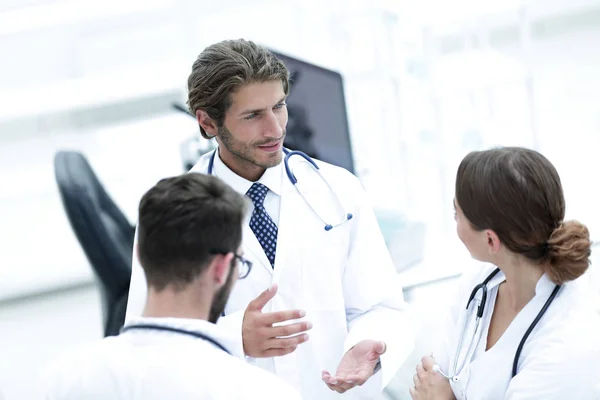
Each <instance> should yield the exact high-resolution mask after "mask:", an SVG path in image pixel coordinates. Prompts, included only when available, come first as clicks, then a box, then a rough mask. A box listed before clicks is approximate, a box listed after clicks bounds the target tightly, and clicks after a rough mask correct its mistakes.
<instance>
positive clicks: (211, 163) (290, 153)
mask: <svg viewBox="0 0 600 400" xmlns="http://www.w3.org/2000/svg"><path fill="white" fill-rule="evenodd" d="M217 151H218V150H214V151H213V153H212V155H211V156H210V159H209V161H208V169H207V173H208V175H212V174H213V170H214V164H215V156H216V155H217ZM283 152H284V154H285V157H284V159H283V165H284V167H285V173H286V175H287V177H288V179H289V180H290V182H291V183H292V185H294V188H296V191H297V192H298V194H299V195H300V197H302V200H304V202H305V203H306V204H307V205H308V207H309V208H310V209H311V210H312V212H313V213H314V214H315V215H316V216H317V218H319V219H320V220H321V222H322V223H323V224H324V225H325V230H326V231H330V230H332V229H333V228H337V227H338V226H340V225H342V224H343V223H345V222H346V221H350V220H351V219H352V217H353V215H352V214H351V213H347V212H346V211H345V210H344V206H343V205H342V202H341V201H340V199H339V197H338V196H337V195H336V193H335V191H334V190H333V188H332V187H331V185H330V184H329V182H327V179H325V178H324V177H323V175H322V174H321V170H320V168H319V166H318V165H317V163H316V162H315V161H314V160H313V159H312V158H310V157H309V156H308V155H307V154H306V153H304V152H302V151H297V150H294V151H290V150H288V149H286V148H284V149H283ZM294 155H297V156H300V157H302V158H303V159H304V160H305V161H307V162H308V163H309V164H310V165H312V166H313V168H314V170H315V172H316V173H317V175H319V177H320V178H321V180H322V181H323V182H325V184H326V185H327V187H328V188H329V191H330V192H331V193H332V194H333V197H334V199H335V201H336V203H337V204H336V205H337V207H338V208H339V209H340V210H342V211H343V214H344V219H342V220H341V221H339V222H337V223H333V224H332V223H327V222H325V219H324V218H321V216H320V215H319V213H318V212H317V211H316V210H315V209H314V208H313V206H312V205H311V204H310V202H309V201H308V200H307V199H306V197H304V195H303V194H302V192H301V191H300V189H298V186H297V185H296V184H297V183H298V179H297V178H296V176H295V175H294V172H293V171H292V169H291V168H290V162H289V160H290V158H291V157H292V156H294Z"/></svg>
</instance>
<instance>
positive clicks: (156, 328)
mask: <svg viewBox="0 0 600 400" xmlns="http://www.w3.org/2000/svg"><path fill="white" fill-rule="evenodd" d="M134 329H146V330H153V331H164V332H173V333H179V334H181V335H187V336H192V337H195V338H197V339H202V340H205V341H207V342H209V343H211V344H213V345H215V346H216V347H218V348H219V349H221V350H223V351H224V352H225V353H227V354H229V355H231V353H230V352H229V350H227V349H226V348H225V346H223V345H222V344H221V343H219V342H217V341H216V340H215V339H213V338H211V337H210V336H207V335H205V334H203V333H200V332H194V331H188V330H185V329H179V328H173V327H170V326H163V325H154V324H134V325H128V326H124V327H123V328H121V333H123V332H127V331H129V330H134Z"/></svg>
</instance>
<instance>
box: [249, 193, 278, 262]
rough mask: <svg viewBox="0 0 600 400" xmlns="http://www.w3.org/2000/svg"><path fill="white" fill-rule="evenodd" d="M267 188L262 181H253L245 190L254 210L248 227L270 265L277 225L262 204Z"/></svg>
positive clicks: (275, 242) (273, 258)
mask: <svg viewBox="0 0 600 400" xmlns="http://www.w3.org/2000/svg"><path fill="white" fill-rule="evenodd" d="M268 191H269V188H268V187H266V186H265V185H263V184H262V183H258V182H256V183H254V184H253V185H252V187H251V188H250V189H248V191H247V192H246V195H247V196H248V197H250V200H252V203H254V211H253V212H252V217H251V218H250V228H251V229H252V232H254V236H256V239H258V243H260V245H261V246H262V248H263V250H264V252H265V254H266V256H267V258H268V259H269V261H270V262H271V267H273V266H274V265H275V249H276V248H277V225H275V223H274V222H273V220H272V219H271V217H270V216H269V214H267V210H266V209H265V206H264V204H263V203H264V201H265V197H266V196H267V192H268Z"/></svg>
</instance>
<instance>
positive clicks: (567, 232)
mask: <svg viewBox="0 0 600 400" xmlns="http://www.w3.org/2000/svg"><path fill="white" fill-rule="evenodd" d="M547 246H548V259H549V260H550V268H549V270H548V271H547V273H548V275H549V276H550V279H552V281H554V282H555V283H557V284H562V283H564V282H568V281H572V280H574V279H577V278H579V277H580V276H581V275H583V274H584V273H585V271H586V270H587V269H588V267H589V265H590V255H591V253H592V251H591V246H592V242H591V241H590V232H589V231H588V228H587V227H586V226H585V225H583V224H582V223H580V222H578V221H565V222H562V223H561V224H560V225H559V226H558V228H556V229H555V230H554V232H552V235H550V239H549V240H548V243H547Z"/></svg>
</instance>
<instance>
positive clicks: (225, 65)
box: [187, 39, 290, 139]
mask: <svg viewBox="0 0 600 400" xmlns="http://www.w3.org/2000/svg"><path fill="white" fill-rule="evenodd" d="M272 80H280V81H281V83H282V84H283V91H284V93H285V94H286V95H287V94H288V93H289V87H290V73H289V71H288V69H287V68H286V66H285V64H284V63H283V61H281V60H279V59H278V58H277V57H275V56H274V55H273V53H271V52H270V51H268V50H267V49H265V48H264V47H261V46H258V45H256V44H254V43H253V42H251V41H246V40H243V39H238V40H225V41H222V42H219V43H216V44H213V45H211V46H209V47H207V48H206V49H204V51H203V52H202V53H200V55H199V56H198V58H197V59H196V61H195V62H194V65H193V66H192V72H191V74H190V76H189V78H188V101H187V104H188V107H189V109H190V112H191V113H192V114H193V115H196V111H197V110H204V111H206V113H207V114H208V116H209V117H210V118H211V119H213V120H214V121H215V122H216V124H217V126H218V127H219V128H220V127H222V126H223V123H224V121H225V113H226V112H227V110H228V109H229V107H230V106H231V102H232V99H231V95H232V94H233V93H235V92H236V91H237V90H238V89H239V88H240V87H242V86H243V85H246V84H249V83H254V82H268V81H272ZM200 133H201V134H202V137H204V138H206V139H209V138H210V136H208V135H207V133H206V132H205V131H204V129H203V128H202V127H200Z"/></svg>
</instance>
